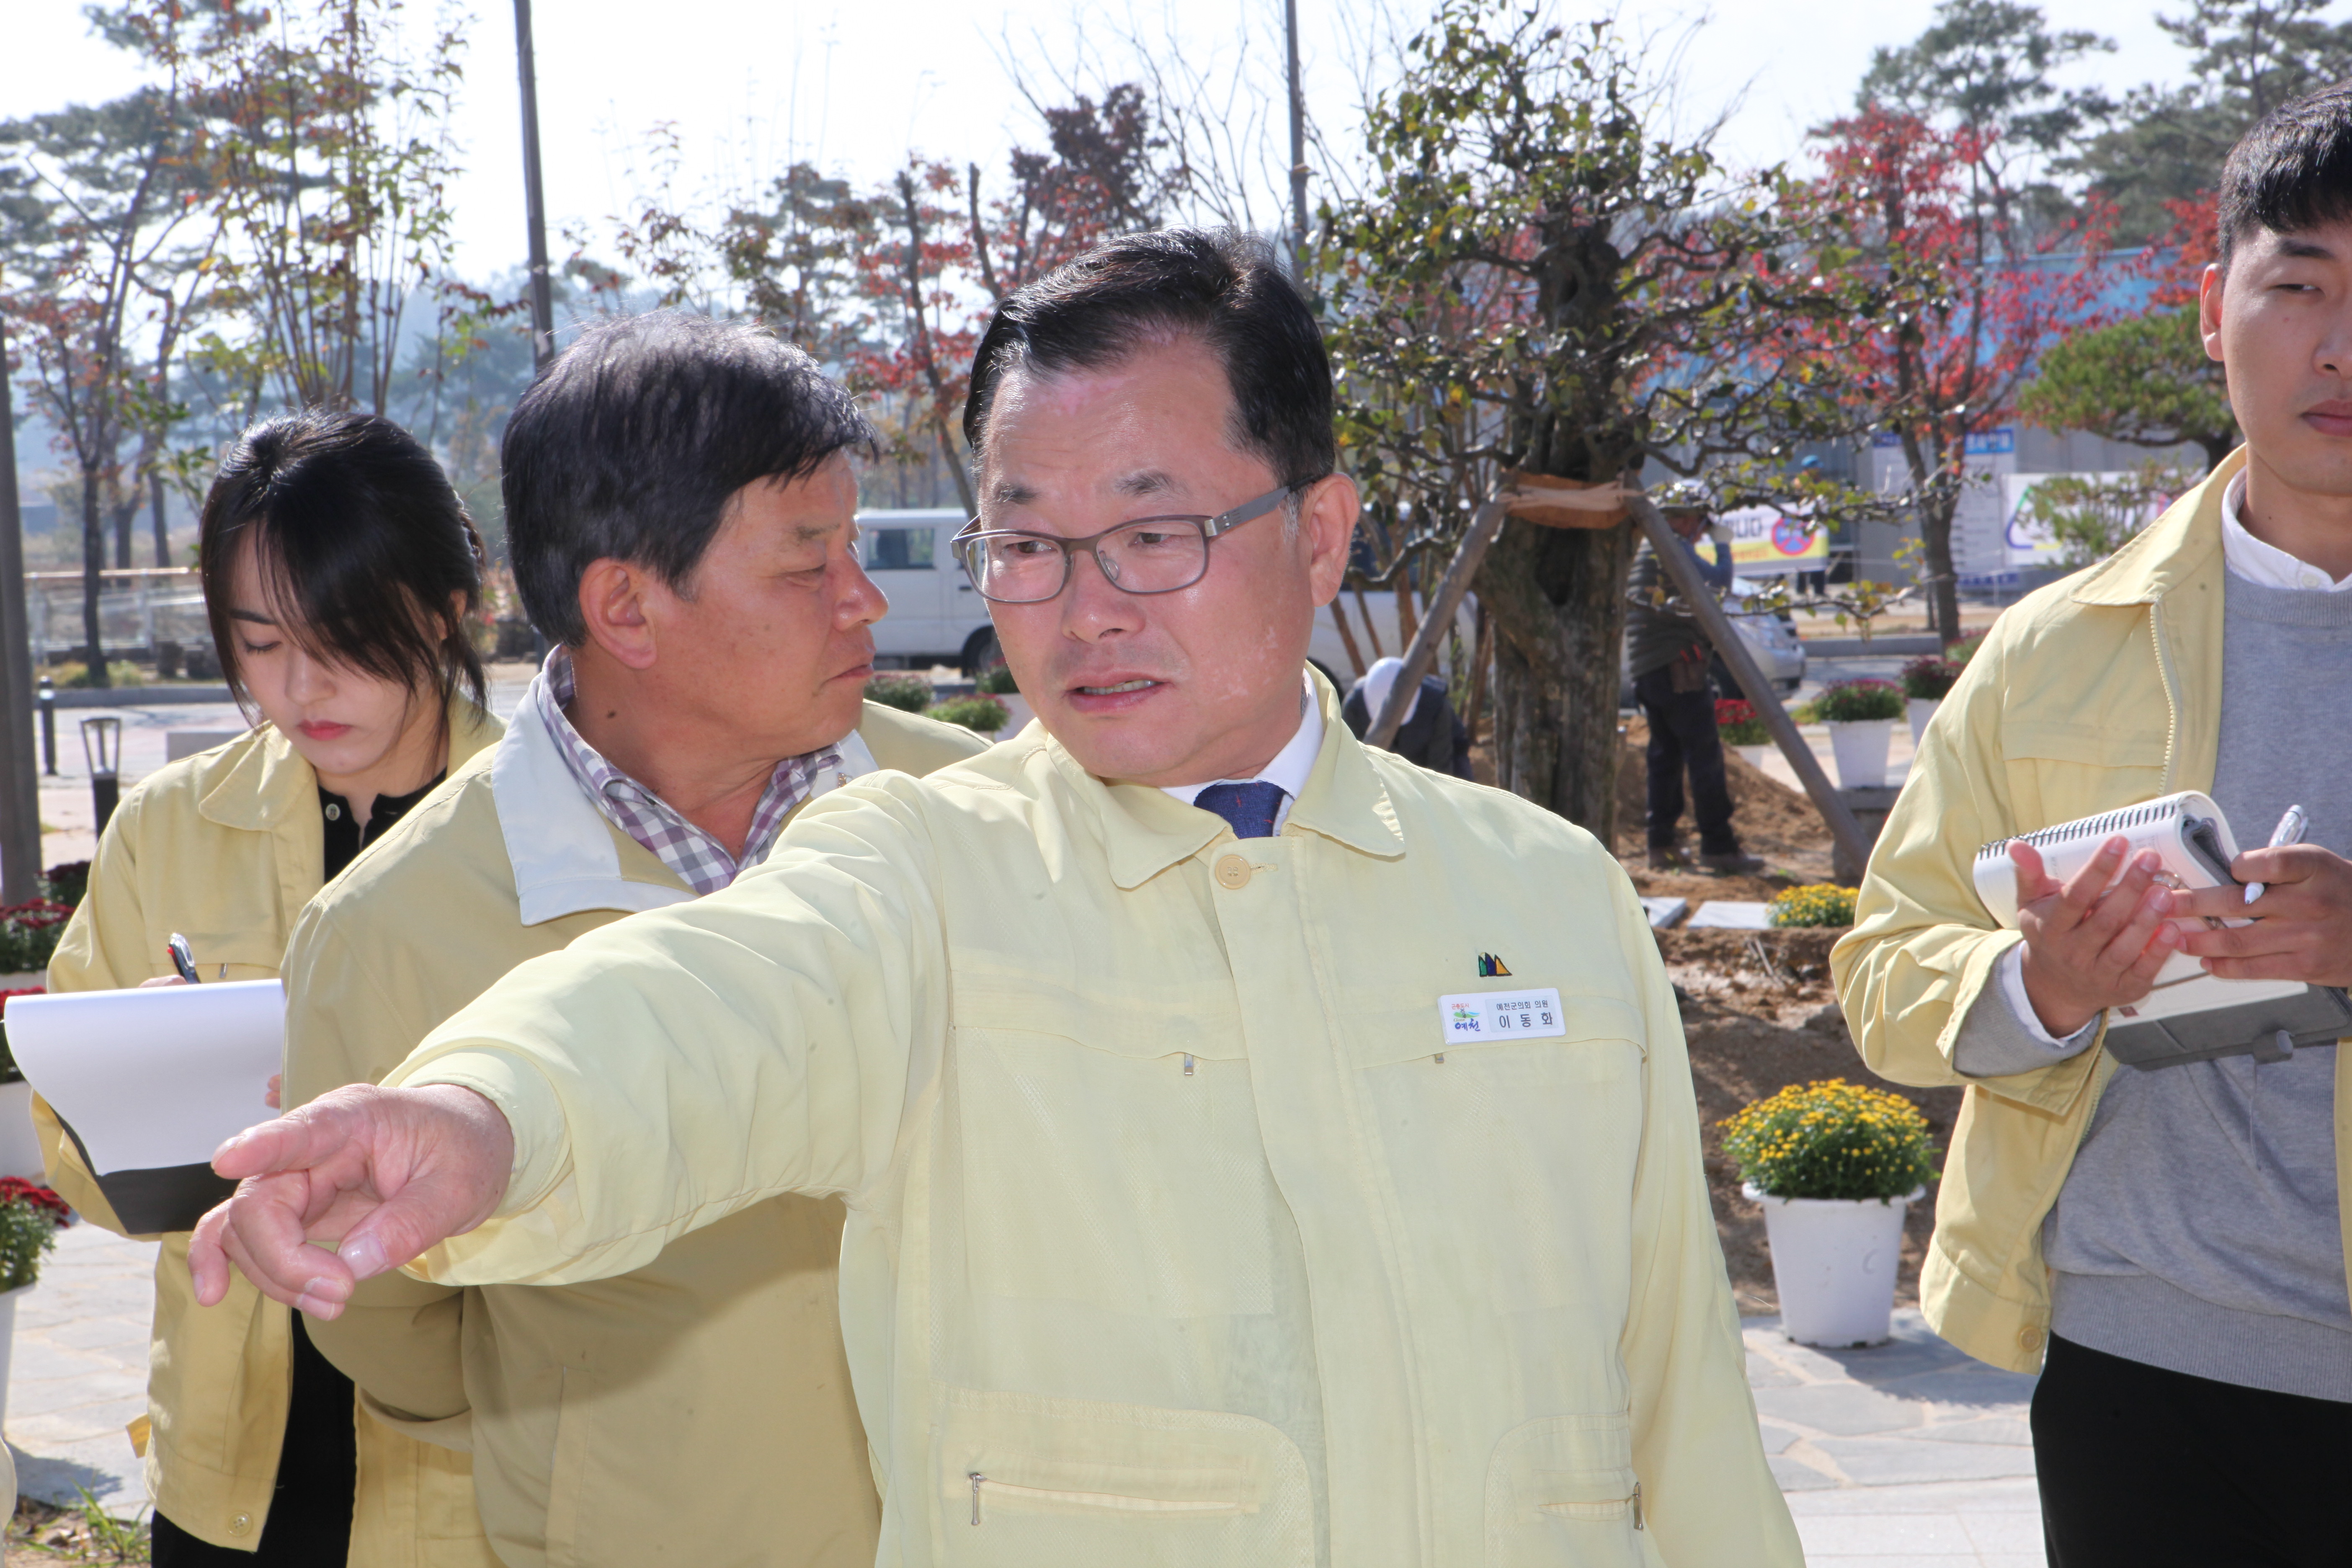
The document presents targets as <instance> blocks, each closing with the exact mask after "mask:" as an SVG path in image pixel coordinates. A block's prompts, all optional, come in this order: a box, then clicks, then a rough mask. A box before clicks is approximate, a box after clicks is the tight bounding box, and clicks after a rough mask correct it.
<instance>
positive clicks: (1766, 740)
mask: <svg viewBox="0 0 2352 1568" xmlns="http://www.w3.org/2000/svg"><path fill="white" fill-rule="evenodd" d="M1715 731H1716V733H1717V734H1718V735H1721V736H1722V737H1723V743H1724V744H1725V745H1727V746H1729V747H1730V748H1731V749H1732V750H1733V751H1735V752H1738V753H1739V760H1740V761H1741V762H1743V763H1747V764H1748V766H1749V767H1751V768H1760V767H1762V766H1763V765H1764V753H1765V752H1769V751H1770V750H1771V749H1772V731H1769V730H1767V729H1766V728H1764V721H1763V718H1762V717H1761V716H1760V715H1759V714H1758V713H1757V711H1756V705H1755V704H1754V703H1753V702H1743V701H1741V700H1739V699H1738V698H1737V697H1722V698H1717V700H1716V704H1715Z"/></svg>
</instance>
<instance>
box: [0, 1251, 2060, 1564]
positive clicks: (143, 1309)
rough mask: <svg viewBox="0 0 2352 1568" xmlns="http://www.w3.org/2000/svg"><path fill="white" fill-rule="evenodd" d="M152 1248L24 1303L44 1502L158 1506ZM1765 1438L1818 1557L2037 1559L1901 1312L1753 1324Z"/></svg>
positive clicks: (24, 1453)
mask: <svg viewBox="0 0 2352 1568" xmlns="http://www.w3.org/2000/svg"><path fill="white" fill-rule="evenodd" d="M154 1258H155V1248H154V1247H153V1246H152V1245H150V1244H147V1243H143V1242H135V1241H125V1240H123V1239H122V1238H121V1237H115V1236H109V1235H108V1234H107V1233H106V1232H104V1231H102V1230H100V1229H98V1228H97V1227H96V1226H87V1225H80V1226H74V1227H73V1228H72V1229H70V1230H68V1231H67V1232H65V1233H64V1234H63V1235H62V1236H60V1237H58V1250H57V1252H56V1254H55V1255H54V1256H53V1257H52V1258H50V1259H49V1262H48V1265H47V1268H44V1269H43V1271H42V1275H41V1282H40V1284H39V1285H37V1286H36V1287H35V1288H34V1289H32V1290H31V1291H30V1292H28V1293H27V1294H26V1295H24V1296H22V1297H19V1298H18V1299H17V1301H16V1341H15V1353H14V1357H13V1359H12V1361H11V1363H10V1366H9V1374H8V1403H7V1415H6V1425H7V1436H8V1445H9V1447H11V1448H13V1449H14V1450H15V1451H16V1473H17V1476H18V1478H19V1485H20V1486H21V1488H22V1489H23V1490H24V1491H25V1493H26V1495H27V1496H31V1497H37V1498H40V1499H43V1500H47V1501H51V1502H74V1501H78V1500H79V1498H78V1497H77V1495H76V1488H77V1487H78V1486H79V1487H88V1488H89V1489H90V1491H91V1492H92V1493H93V1494H94V1495H96V1496H97V1497H99V1498H100V1500H103V1501H104V1502H105V1503H106V1504H107V1505H108V1506H109V1507H110V1508H111V1509H113V1510H115V1511H116V1512H118V1513H122V1514H126V1515H129V1514H136V1513H139V1512H141V1511H142V1510H144V1509H145V1507H146V1502H147V1488H146V1484H145V1481H144V1480H143V1479H142V1475H141V1469H140V1462H139V1460H138V1459H137V1458H133V1457H132V1455H131V1443H130V1440H129V1439H128V1438H127V1437H126V1436H124V1434H123V1426H124V1424H125V1423H126V1422H128V1421H130V1420H131V1417H132V1416H134V1415H140V1414H142V1412H143V1411H144V1410H145V1409H146V1407H147V1402H146V1385H147V1328H148V1321H149V1317H150V1314H151V1312H152V1301H153V1297H152V1289H153V1288H152V1284H151V1280H152V1275H153V1270H154ZM1746 1330H1747V1339H1748V1383H1749V1384H1750V1385H1751V1386H1752V1387H1753V1388H1754V1389H1755V1390H1756V1405H1757V1409H1758V1412H1759V1416H1760V1418H1761V1421H1762V1426H1763V1434H1764V1447H1765V1449H1766V1451H1767V1452H1768V1453H1769V1455H1770V1456H1771V1464H1772V1469H1773V1473H1774V1474H1775V1475H1776V1476H1778V1477H1779V1478H1780V1486H1781V1489H1782V1490H1783V1491H1785V1492H1786V1493H1787V1494H1788V1498H1789V1506H1790V1509H1791V1510H1793V1511H1794V1512H1795V1514H1796V1516H1797V1528H1798V1531H1799V1532H1800V1533H1801V1534H1802V1536H1803V1537H1804V1541H1805V1550H1806V1554H1807V1558H1808V1561H1810V1562H1811V1563H1815V1564H1820V1565H1822V1568H2026V1565H2027V1564H2034V1565H2037V1568H2038V1565H2039V1564H2040V1563H2042V1527H2041V1521H2040V1515H2039V1513H2038V1512H2037V1511H2036V1506H2035V1502H2034V1494H2033V1453H2032V1448H2031V1447H2029V1446H2028V1438H2027V1435H2026V1426H2025V1402H2026V1400H2027V1398H2028V1397H2029V1396H2030V1395H2031V1394H2032V1388H2033V1380H2032V1378H2030V1377H2021V1376H2019V1375H2017V1374H2015V1373H2003V1372H1995V1371H1994V1370H1993V1369H1991V1368H1990V1367H1988V1366H1985V1365H1982V1364H1981V1363H1977V1362H1972V1361H1970V1360H1969V1359H1968V1358H1967V1357H1966V1356H1963V1355H1961V1354H1960V1353H1959V1352H1958V1351H1956V1350H1954V1349H1952V1348H1951V1347H1950V1346H1949V1345H1948V1344H1946V1343H1944V1342H1942V1341H1941V1340H1938V1339H1937V1338H1936V1337H1935V1336H1934V1335H1933V1334H1930V1333H1929V1332H1928V1331H1927V1326H1926V1325H1925V1324H1924V1323H1922V1322H1921V1321H1920V1320H1919V1314H1918V1313H1917V1312H1916V1311H1910V1310H1905V1311H1902V1312H1898V1313H1896V1314H1895V1340H1894V1342H1892V1343H1891V1344H1885V1345H1881V1346H1878V1347H1877V1348H1875V1349H1873V1350H1855V1351H1817V1350H1812V1349H1809V1348H1807V1347H1805V1346H1802V1345H1794V1344H1790V1342H1788V1341H1787V1340H1786V1339H1783V1338H1782V1337H1781V1335H1780V1325H1779V1320H1777V1319H1773V1318H1750V1319H1748V1321H1747V1323H1746Z"/></svg>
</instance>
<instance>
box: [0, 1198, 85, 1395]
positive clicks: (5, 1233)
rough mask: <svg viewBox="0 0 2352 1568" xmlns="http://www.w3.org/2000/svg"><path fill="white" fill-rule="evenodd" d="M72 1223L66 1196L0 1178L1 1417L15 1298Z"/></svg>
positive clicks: (30, 1283) (36, 1276)
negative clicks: (42, 1258) (60, 1233)
mask: <svg viewBox="0 0 2352 1568" xmlns="http://www.w3.org/2000/svg"><path fill="white" fill-rule="evenodd" d="M72 1222H73V1211H72V1210H71V1209H69V1208H68V1207H67V1206H66V1201H65V1199H63V1198H61V1197H59V1196H58V1194H55V1193H53V1192H51V1191H49V1189H48V1188H47V1187H45V1186H42V1185H41V1184H39V1183H37V1182H26V1181H20V1180H18V1179H17V1178H16V1177H15V1176H0V1421H5V1419H6V1418H7V1414H8V1361H9V1355H8V1350H9V1346H10V1345H11V1344H12V1343H13V1342H15V1340H16V1298H17V1297H19V1296H22V1295H23V1294H24V1293H25V1292H26V1291H27V1290H29V1289H32V1288H33V1283H34V1281H35V1280H37V1279H39V1278H40V1277H41V1257H42V1255H43V1254H44V1253H46V1252H47V1251H48V1250H49V1248H51V1247H55V1246H56V1245H57V1244H58V1231H60V1230H62V1229H63V1228H65V1226H68V1225H69V1224H71V1223H72Z"/></svg>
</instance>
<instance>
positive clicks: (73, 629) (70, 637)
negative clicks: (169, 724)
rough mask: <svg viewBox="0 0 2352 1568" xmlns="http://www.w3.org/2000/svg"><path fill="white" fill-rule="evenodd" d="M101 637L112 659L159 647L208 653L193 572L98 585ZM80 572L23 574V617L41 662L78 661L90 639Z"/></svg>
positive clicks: (104, 580)
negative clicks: (165, 645) (202, 648)
mask: <svg viewBox="0 0 2352 1568" xmlns="http://www.w3.org/2000/svg"><path fill="white" fill-rule="evenodd" d="M99 583H100V586H99V594H98V635H99V639H100V643H101V644H102V645H103V647H105V649H106V652H107V654H108V655H109V656H110V657H111V658H128V657H131V656H132V655H136V656H138V657H140V658H153V657H154V652H155V645H156V644H157V643H159V642H175V643H178V644H180V645H181V646H182V647H197V646H199V645H202V646H205V647H210V646H211V643H212V626H211V625H210V623H209V622H207V621H206V619H205V595H204V590H203V588H202V587H201V586H199V585H198V583H197V580H196V573H195V569H194V567H188V566H173V567H152V566H150V567H141V568H134V569H132V570H130V571H124V572H108V573H106V574H103V575H102V576H101V577H100V579H99ZM81 590H82V576H81V574H80V573H79V572H27V573H26V574H25V612H26V620H27V621H28V622H29V623H30V627H31V632H32V641H33V657H34V659H35V660H36V661H37V662H52V661H55V660H57V659H59V658H79V657H80V654H81V650H82V648H83V647H84V646H85V644H86V643H87V641H88V639H87V638H86V637H84V636H83V632H82V620H81Z"/></svg>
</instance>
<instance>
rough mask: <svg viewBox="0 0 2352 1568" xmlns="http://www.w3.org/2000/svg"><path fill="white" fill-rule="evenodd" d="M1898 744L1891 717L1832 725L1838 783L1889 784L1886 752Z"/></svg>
mask: <svg viewBox="0 0 2352 1568" xmlns="http://www.w3.org/2000/svg"><path fill="white" fill-rule="evenodd" d="M1894 744H1895V721H1894V720H1892V719H1855V720H1850V721H1846V722H1844V723H1837V722H1832V724H1831V725H1830V750H1831V751H1832V752H1834V753H1835V754H1836V757H1837V771H1838V783H1839V784H1841V785H1843V787H1845V788H1847V789H1884V788H1885V787H1886V753H1887V752H1888V750H1889V749H1890V748H1891V747H1893V745H1894Z"/></svg>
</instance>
